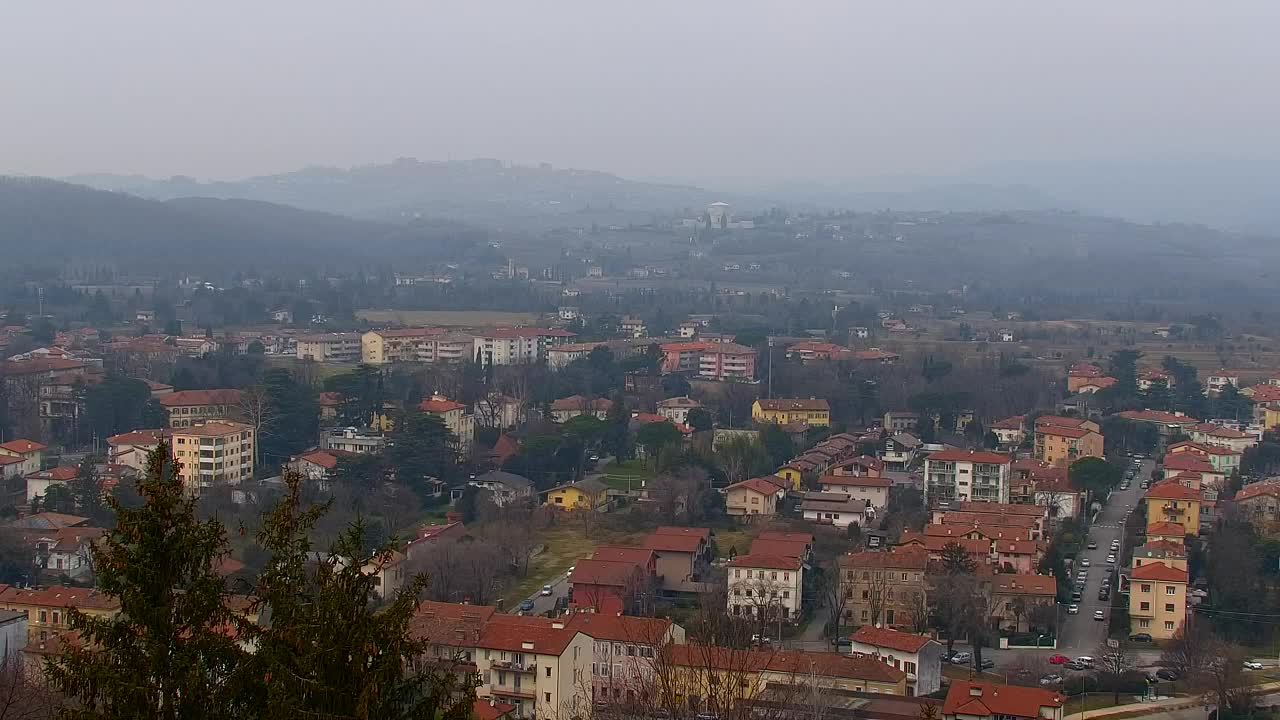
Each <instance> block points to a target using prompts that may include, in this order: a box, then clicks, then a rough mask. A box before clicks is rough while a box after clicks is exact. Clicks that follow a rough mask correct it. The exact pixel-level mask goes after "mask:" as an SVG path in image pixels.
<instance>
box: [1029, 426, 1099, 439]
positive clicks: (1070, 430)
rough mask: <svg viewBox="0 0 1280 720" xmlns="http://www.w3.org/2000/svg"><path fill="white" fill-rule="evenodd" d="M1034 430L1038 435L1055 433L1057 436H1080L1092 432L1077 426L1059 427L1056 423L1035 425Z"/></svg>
mask: <svg viewBox="0 0 1280 720" xmlns="http://www.w3.org/2000/svg"><path fill="white" fill-rule="evenodd" d="M1036 432H1037V433H1039V434H1040V435H1057V436H1059V437H1069V438H1082V437H1084V436H1085V435H1088V434H1090V433H1092V432H1093V431H1092V430H1088V429H1086V428H1079V427H1061V426H1058V425H1036Z"/></svg>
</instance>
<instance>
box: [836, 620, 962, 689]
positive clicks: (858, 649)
mask: <svg viewBox="0 0 1280 720" xmlns="http://www.w3.org/2000/svg"><path fill="white" fill-rule="evenodd" d="M903 634H905V633H903ZM849 651H850V653H851V654H853V655H867V656H870V657H874V658H876V659H877V660H879V661H881V662H883V663H884V664H886V665H889V666H890V667H894V668H897V669H898V670H901V671H903V672H905V673H906V674H907V692H908V693H909V694H910V695H914V696H916V697H919V696H922V695H929V694H931V693H934V692H937V691H938V690H939V689H941V688H942V645H941V644H940V643H938V642H937V641H935V640H930V641H928V642H926V643H924V644H923V646H922V647H921V648H920V649H919V650H917V651H915V652H910V651H907V650H902V649H895V648H891V647H886V646H884V645H876V644H872V643H869V642H860V641H859V640H858V639H857V636H856V635H855V636H854V638H853V639H852V645H851V646H850V649H849Z"/></svg>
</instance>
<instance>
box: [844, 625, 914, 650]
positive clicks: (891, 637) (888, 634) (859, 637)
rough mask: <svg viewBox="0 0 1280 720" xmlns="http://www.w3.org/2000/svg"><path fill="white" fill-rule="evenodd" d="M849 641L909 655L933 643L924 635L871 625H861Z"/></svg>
mask: <svg viewBox="0 0 1280 720" xmlns="http://www.w3.org/2000/svg"><path fill="white" fill-rule="evenodd" d="M849 639H850V640H852V641H854V642H857V643H862V644H864V645H874V646H876V647H878V648H889V649H890V650H899V651H901V652H909V653H914V652H920V648H922V647H924V646H925V645H928V644H929V643H931V642H933V641H934V640H933V638H930V637H927V636H924V635H913V634H912V633H905V632H900V631H898V630H890V629H889V628H878V627H875V626H873V625H863V626H862V627H860V628H858V631H857V632H855V633H854V634H853V635H850V636H849Z"/></svg>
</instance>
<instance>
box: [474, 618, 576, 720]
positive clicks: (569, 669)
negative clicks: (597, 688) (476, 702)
mask: <svg viewBox="0 0 1280 720" xmlns="http://www.w3.org/2000/svg"><path fill="white" fill-rule="evenodd" d="M593 642H594V641H593V640H592V638H591V636H589V635H587V634H586V633H585V632H583V631H582V630H581V629H580V628H579V627H576V626H574V625H573V620H572V618H544V617H536V616H516V615H503V614H499V613H495V614H493V615H491V616H490V617H489V620H488V621H487V622H484V623H482V624H481V627H480V631H479V637H478V638H477V639H476V641H475V654H474V658H475V663H476V671H477V672H478V673H479V676H480V678H481V685H480V687H479V689H478V690H477V692H476V694H477V696H478V697H479V698H481V699H491V700H493V701H495V702H498V703H504V704H507V705H512V706H514V707H515V710H514V712H513V714H514V715H515V716H516V717H519V718H531V717H539V718H541V717H559V716H560V715H561V714H569V715H582V714H585V713H588V712H590V709H591V698H590V697H589V695H590V693H589V691H586V690H585V686H586V684H587V683H589V682H590V681H589V680H588V678H590V677H591V659H592V657H593V652H592V643H593Z"/></svg>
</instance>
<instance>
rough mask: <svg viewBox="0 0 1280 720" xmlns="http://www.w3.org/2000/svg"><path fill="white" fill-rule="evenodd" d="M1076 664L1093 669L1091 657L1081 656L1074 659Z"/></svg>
mask: <svg viewBox="0 0 1280 720" xmlns="http://www.w3.org/2000/svg"><path fill="white" fill-rule="evenodd" d="M1076 662H1078V663H1080V664H1081V665H1087V666H1089V667H1093V656H1092V655H1081V656H1080V657H1078V658H1076Z"/></svg>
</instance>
